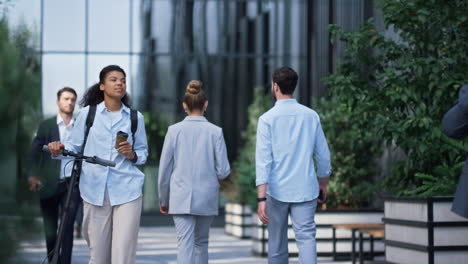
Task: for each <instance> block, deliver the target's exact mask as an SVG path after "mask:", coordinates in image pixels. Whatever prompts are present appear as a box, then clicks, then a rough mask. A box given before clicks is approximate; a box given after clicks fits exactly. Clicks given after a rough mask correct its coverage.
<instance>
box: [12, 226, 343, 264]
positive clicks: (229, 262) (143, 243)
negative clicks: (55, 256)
mask: <svg viewBox="0 0 468 264" xmlns="http://www.w3.org/2000/svg"><path fill="white" fill-rule="evenodd" d="M74 245H75V246H74V248H73V261H72V263H74V264H86V263H88V261H89V250H88V247H87V245H86V241H85V240H84V239H78V240H75V244H74ZM209 245H210V246H209V254H210V256H209V258H210V261H209V263H213V264H266V263H267V261H266V259H265V258H260V257H255V256H252V254H251V242H250V240H241V239H237V238H234V237H232V236H227V235H226V234H225V233H224V230H223V229H222V228H220V227H215V228H212V229H211V233H210V244H209ZM45 256H46V250H45V242H43V241H42V240H40V239H39V238H38V239H37V240H33V241H28V242H23V243H21V245H20V248H19V250H18V255H17V257H16V258H15V260H14V262H13V263H15V264H29V263H31V264H32V263H34V264H39V263H42V261H43V260H44V258H45ZM176 256H177V242H176V236H175V230H174V227H173V226H163V227H141V228H140V233H139V238H138V248H137V259H136V263H138V264H149V263H151V264H160V263H161V264H162V263H165V264H175V263H176V258H177V257H176ZM44 263H46V262H44ZM290 263H297V258H291V259H290ZM319 263H324V264H325V263H340V264H347V263H349V262H332V261H330V260H329V259H326V258H325V259H319Z"/></svg>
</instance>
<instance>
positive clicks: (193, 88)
mask: <svg viewBox="0 0 468 264" xmlns="http://www.w3.org/2000/svg"><path fill="white" fill-rule="evenodd" d="M202 85H203V84H202V82H201V81H198V80H192V81H190V82H189V83H188V85H187V93H189V94H198V93H200V90H201V88H202Z"/></svg>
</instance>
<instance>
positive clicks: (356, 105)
mask: <svg viewBox="0 0 468 264" xmlns="http://www.w3.org/2000/svg"><path fill="white" fill-rule="evenodd" d="M381 5H382V10H383V18H384V22H385V26H386V29H387V31H386V32H377V30H376V29H375V27H374V26H373V24H372V21H368V22H366V23H364V25H363V26H362V27H361V28H360V29H358V30H356V31H353V32H345V31H343V30H341V29H340V28H339V27H338V26H336V25H330V31H331V34H332V37H333V39H336V38H338V39H340V40H341V41H344V42H345V43H346V50H345V52H344V56H343V59H342V60H341V62H340V64H339V65H338V68H337V72H336V73H335V74H332V75H330V76H329V77H327V78H326V79H325V83H326V84H327V85H328V86H329V87H330V90H331V92H332V95H333V96H335V97H336V99H337V100H338V102H339V103H341V104H345V105H346V106H347V107H350V109H352V112H351V114H352V117H351V119H352V120H354V122H356V124H357V126H358V127H359V129H361V130H367V131H371V132H372V133H374V134H375V135H377V136H378V137H379V138H381V140H382V141H384V142H385V143H386V144H387V146H393V145H396V146H397V147H398V149H400V150H401V151H403V152H404V154H405V156H406V158H405V159H403V160H401V161H398V162H395V164H394V166H393V171H392V173H391V176H390V177H388V178H387V179H386V180H385V182H384V184H385V186H386V188H387V189H389V190H390V191H392V192H393V193H395V194H404V193H407V191H409V190H421V189H415V188H417V187H418V186H421V185H423V184H425V185H426V187H427V185H428V184H430V182H428V181H425V180H424V177H421V175H432V176H436V175H437V177H450V176H449V175H452V174H453V175H459V173H460V168H459V166H458V163H459V161H460V157H465V156H466V149H467V146H466V144H465V143H463V142H461V143H456V142H454V141H453V140H451V139H448V138H447V137H446V136H444V135H443V134H442V132H441V129H440V127H441V119H442V117H443V114H444V113H445V112H446V111H447V110H448V109H449V108H450V107H451V106H452V105H453V103H454V101H455V100H456V99H457V93H458V88H459V87H460V84H461V83H465V82H467V80H468V79H467V73H468V60H467V59H466V58H467V57H468V42H467V41H466V40H467V39H468V5H466V1H464V0H453V1H443V0H411V1H409V0H406V1H405V0H401V1H382V3H381ZM392 30H393V31H394V32H395V34H394V37H393V38H390V37H388V36H386V35H385V33H389V32H392ZM454 146H458V147H454ZM356 154H357V155H363V154H364V155H367V153H356ZM370 158H375V157H370ZM441 166H442V167H444V166H445V168H447V169H448V170H449V171H450V172H446V173H447V174H449V175H440V172H439V168H441ZM416 175H420V176H419V177H417V176H416ZM453 191H454V190H453V186H452V189H451V191H446V192H444V193H450V192H452V193H453ZM424 193H427V192H425V191H423V192H422V194H424ZM415 194H418V192H417V191H416V193H415ZM432 194H437V192H432Z"/></svg>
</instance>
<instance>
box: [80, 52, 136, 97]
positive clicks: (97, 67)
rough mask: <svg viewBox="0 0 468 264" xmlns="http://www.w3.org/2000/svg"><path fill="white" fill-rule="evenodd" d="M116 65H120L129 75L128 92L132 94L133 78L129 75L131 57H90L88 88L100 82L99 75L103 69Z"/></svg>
mask: <svg viewBox="0 0 468 264" xmlns="http://www.w3.org/2000/svg"><path fill="white" fill-rule="evenodd" d="M111 64H115V65H119V66H120V67H121V68H122V69H123V70H124V71H125V73H126V74H127V92H128V93H129V94H131V93H132V78H131V75H129V64H130V56H129V55H89V57H88V73H87V74H88V83H87V85H86V87H90V86H91V85H93V84H95V83H97V82H99V73H100V72H101V70H102V68H104V67H106V66H108V65H111Z"/></svg>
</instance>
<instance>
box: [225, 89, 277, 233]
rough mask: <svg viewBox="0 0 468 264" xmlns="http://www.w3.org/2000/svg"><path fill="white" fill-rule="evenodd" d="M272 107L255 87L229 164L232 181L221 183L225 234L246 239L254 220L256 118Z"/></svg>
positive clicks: (268, 99) (269, 100)
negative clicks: (234, 157) (225, 200)
mask: <svg viewBox="0 0 468 264" xmlns="http://www.w3.org/2000/svg"><path fill="white" fill-rule="evenodd" d="M270 107H271V96H268V95H267V94H266V91H265V89H264V88H263V87H256V88H255V90H254V101H253V102H252V104H251V105H250V106H249V108H248V110H247V113H248V123H247V127H246V129H245V130H244V131H243V132H242V139H243V141H244V144H243V146H242V148H241V149H240V151H239V155H238V157H237V160H236V161H235V162H234V164H233V167H232V179H231V182H228V183H224V184H223V188H222V190H223V192H224V193H225V195H226V196H227V198H228V200H229V202H228V203H227V204H226V207H225V223H226V224H225V231H226V233H227V234H230V235H233V236H236V237H240V238H249V237H250V236H251V232H252V225H253V223H254V221H253V218H252V212H253V210H256V209H257V200H256V198H257V189H256V187H255V138H256V131H257V121H258V118H259V117H260V116H261V115H262V114H263V113H264V112H266V111H267V110H268V109H269V108H270Z"/></svg>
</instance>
